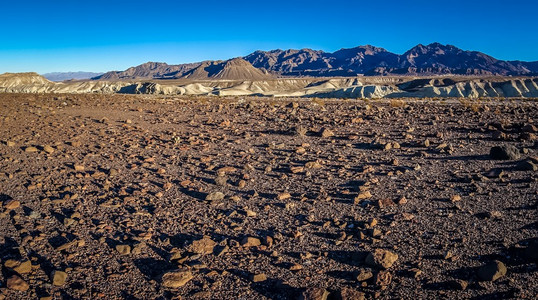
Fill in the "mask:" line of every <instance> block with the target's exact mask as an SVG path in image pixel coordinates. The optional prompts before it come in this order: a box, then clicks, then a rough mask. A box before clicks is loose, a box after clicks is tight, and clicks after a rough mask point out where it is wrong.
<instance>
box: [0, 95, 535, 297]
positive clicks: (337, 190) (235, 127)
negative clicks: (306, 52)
mask: <svg viewBox="0 0 538 300" xmlns="http://www.w3.org/2000/svg"><path fill="white" fill-rule="evenodd" d="M536 120H538V103H536V102H532V101H501V102H491V101H481V102H469V101H464V102H461V103H460V102H458V101H451V102H445V101H429V102H428V101H420V102H417V101H411V100H409V101H392V102H389V101H370V102H365V101H329V100H326V101H324V102H322V101H320V100H314V101H311V100H300V101H291V100H285V99H280V100H273V99H240V98H238V97H236V98H230V99H216V98H204V97H197V98H186V97H185V98H174V99H162V98H158V97H149V96H139V97H137V96H132V95H131V96H128V95H124V96H122V95H115V96H108V95H61V96H58V95H28V94H26V95H24V94H22V95H17V94H3V95H0V201H1V208H0V263H1V268H2V273H1V274H0V298H5V299H36V298H43V299H52V298H54V299H96V298H103V299H171V298H175V299H179V298H181V299H297V298H300V297H302V298H304V299H325V298H326V297H327V296H328V297H329V299H361V298H366V299H371V298H378V299H410V298H416V299H434V298H447V299H448V298H450V299H455V298H487V299H491V298H517V299H523V298H527V299H533V298H536V296H537V295H538V284H537V283H538V270H537V266H536V263H537V253H538V250H537V243H536V238H537V219H538V216H537V199H538V173H537V171H536V168H535V167H536V164H537V158H536V157H537V155H538V153H537V151H538V150H537V146H538V144H537V142H536V141H537V139H536V134H537V132H536V131H537V128H536V126H537V125H538V124H536V123H535V122H536ZM533 122H534V124H533ZM507 145H511V146H514V147H516V149H515V150H513V151H511V150H510V149H508V150H509V151H507V152H508V153H507V154H508V155H509V157H508V159H506V160H500V159H494V157H491V156H490V149H491V148H492V147H494V146H507ZM47 297H49V298H47Z"/></svg>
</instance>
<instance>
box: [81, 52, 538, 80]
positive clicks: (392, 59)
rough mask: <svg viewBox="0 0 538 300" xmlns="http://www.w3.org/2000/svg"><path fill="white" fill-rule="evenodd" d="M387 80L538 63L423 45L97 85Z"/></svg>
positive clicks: (169, 71)
mask: <svg viewBox="0 0 538 300" xmlns="http://www.w3.org/2000/svg"><path fill="white" fill-rule="evenodd" d="M360 75H364V76H386V75H399V76H401V75H410V76H432V75H501V76H534V75H538V61H536V62H524V61H503V60H498V59H495V58H493V57H491V56H489V55H486V54H484V53H481V52H477V51H465V50H462V49H459V48H457V47H455V46H452V45H442V44H440V43H432V44H429V45H422V44H419V45H417V46H415V47H413V48H411V49H409V50H408V51H406V52H405V53H403V54H401V55H400V54H395V53H391V52H389V51H387V50H385V49H383V48H379V47H375V46H370V45H366V46H358V47H355V48H349V49H341V50H338V51H335V52H325V51H321V50H312V49H301V50H294V49H289V50H280V49H277V50H271V51H255V52H253V53H251V54H249V55H247V56H244V57H239V58H233V59H230V60H226V61H204V62H197V63H188V64H180V65H168V64H166V63H159V62H148V63H144V64H142V65H139V66H136V67H131V68H129V69H127V70H125V71H111V72H107V73H105V74H103V75H100V76H96V77H94V78H92V79H94V80H130V79H182V78H191V79H197V80H200V79H212V80H213V79H221V80H259V79H267V78H269V77H335V76H340V77H348V76H360Z"/></svg>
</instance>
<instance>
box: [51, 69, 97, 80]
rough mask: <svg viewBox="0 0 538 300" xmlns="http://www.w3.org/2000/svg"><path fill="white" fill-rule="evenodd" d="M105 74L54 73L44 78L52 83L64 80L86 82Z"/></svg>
mask: <svg viewBox="0 0 538 300" xmlns="http://www.w3.org/2000/svg"><path fill="white" fill-rule="evenodd" d="M102 74H103V73H94V72H82V71H80V72H52V73H45V74H43V77H45V78H47V79H48V80H50V81H64V80H84V79H90V78H92V77H96V76H99V75H102Z"/></svg>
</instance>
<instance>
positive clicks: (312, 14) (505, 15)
mask: <svg viewBox="0 0 538 300" xmlns="http://www.w3.org/2000/svg"><path fill="white" fill-rule="evenodd" d="M537 13H538V1H536V0H506V1H500V0H490V1H482V0H476V1H473V0H465V1H460V0H450V1H426V0H415V1H389V0H387V1H382V0H379V1H373V0H369V1H352V0H349V1H340V0H330V1H315V0H313V1H302V0H300V1H292V0H289V1H254V0H253V1H201V0H198V1H188V2H185V3H182V1H162V0H152V1H138V0H129V1H127V0H125V1H114V0H108V1H102V0H94V1H82V0H69V1H64V0H49V1H45V0H39V1H25V0H18V1H3V3H2V10H1V12H0V25H1V28H2V36H1V37H0V73H3V72H23V71H36V72H39V73H45V72H52V71H109V70H123V69H126V68H128V67H130V66H134V65H138V64H141V63H144V62H147V61H163V62H167V63H170V64H178V63H185V62H195V61H201V60H210V59H211V60H212V59H227V58H231V57H237V56H243V55H246V54H248V53H250V52H252V51H254V50H258V49H260V50H271V49H276V48H281V49H286V48H314V49H321V50H325V51H335V50H338V49H340V48H351V47H355V46H358V45H365V44H371V45H375V46H378V47H383V48H385V49H387V50H389V51H392V52H395V53H403V52H405V51H406V50H408V49H409V48H411V47H413V46H414V45H416V44H419V43H422V44H428V43H431V42H440V43H443V44H452V45H455V46H458V47H460V48H463V49H465V50H477V51H482V52H484V53H487V54H489V55H492V56H494V57H496V58H499V59H505V60H518V59H519V60H527V61H538V17H537Z"/></svg>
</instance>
